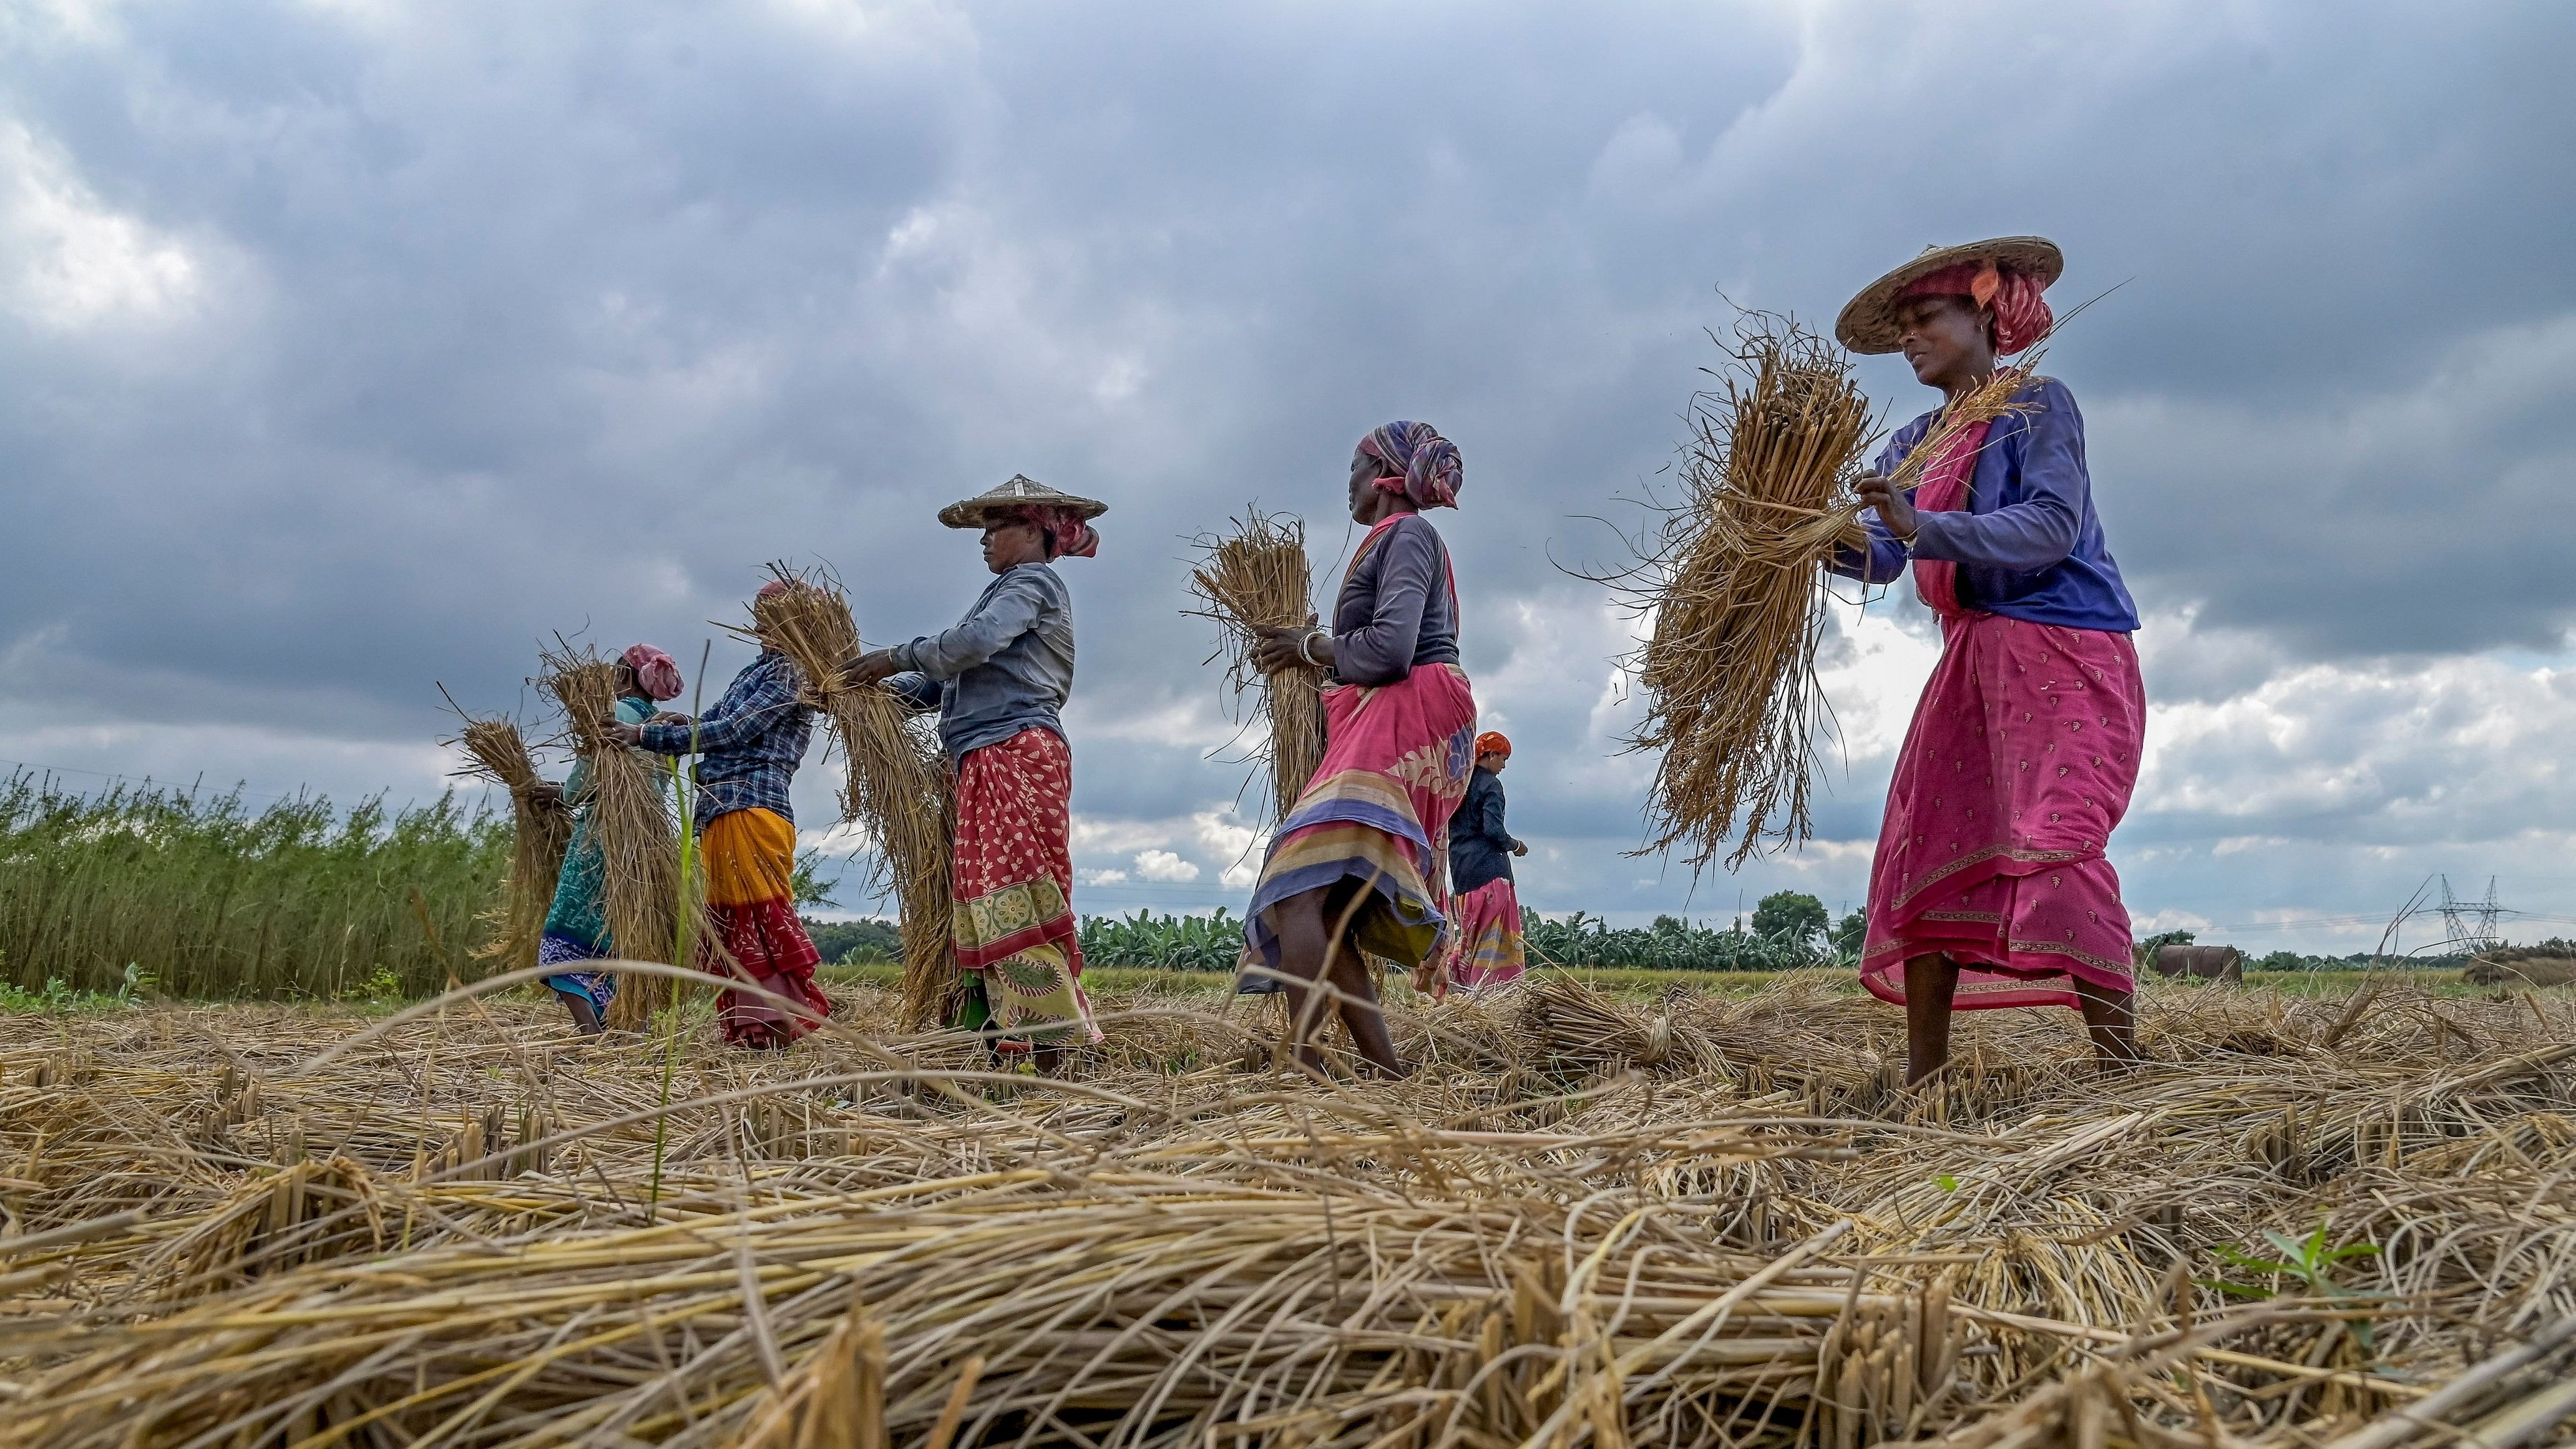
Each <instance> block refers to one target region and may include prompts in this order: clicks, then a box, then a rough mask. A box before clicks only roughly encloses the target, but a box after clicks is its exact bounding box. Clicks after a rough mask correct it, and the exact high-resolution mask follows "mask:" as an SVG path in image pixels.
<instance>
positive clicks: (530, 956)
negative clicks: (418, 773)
mask: <svg viewBox="0 0 2576 1449" xmlns="http://www.w3.org/2000/svg"><path fill="white" fill-rule="evenodd" d="M456 743H457V744H458V745H459V746H460V747H462V748H463V749H464V751H465V757H466V760H467V761H468V763H467V765H466V767H465V769H464V771H463V772H462V773H465V774H469V775H475V776H479V777H480V778H483V779H486V780H490V781H491V782H492V783H494V784H496V785H499V786H501V787H502V788H503V789H505V790H508V791H509V792H510V818H511V836H510V875H509V879H508V880H507V882H505V884H504V885H503V887H502V904H501V930H500V933H499V934H498V935H496V936H495V937H494V938H493V940H492V943H491V944H490V945H488V946H485V947H483V948H482V949H480V950H478V951H477V952H476V953H475V954H476V955H477V956H479V957H481V958H483V959H485V960H490V961H493V962H495V963H496V965H495V969H496V970H501V971H516V970H519V969H520V968H522V967H526V966H534V965H536V964H537V938H538V937H540V936H542V935H544V934H545V929H546V912H547V910H548V909H549V908H550V907H552V906H553V904H554V899H555V877H556V876H557V875H558V874H560V873H561V872H562V870H563V858H564V847H565V846H566V845H567V844H569V843H570V842H571V840H572V807H571V806H570V805H567V804H565V803H564V798H563V796H562V794H560V793H559V792H557V791H554V790H549V789H546V788H545V785H546V779H545V777H544V776H542V775H539V774H538V773H537V762H536V759H535V758H534V757H533V756H531V755H530V754H529V753H528V742H527V741H526V740H524V739H522V738H520V735H519V727H518V725H516V724H514V723H512V722H511V721H510V720H508V719H501V718H495V719H474V718H471V717H468V718H467V719H466V721H465V728H464V729H463V730H462V731H460V732H459V733H458V735H457V738H456Z"/></svg>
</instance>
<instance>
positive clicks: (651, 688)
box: [617, 644, 681, 699]
mask: <svg viewBox="0 0 2576 1449" xmlns="http://www.w3.org/2000/svg"><path fill="white" fill-rule="evenodd" d="M617 657H618V658H620V659H622V660H624V661H625V662H626V666H627V667H628V668H630V669H632V670H634V671H635V682H636V683H637V684H638V685H641V686H642V687H643V690H644V694H645V697H646V698H648V699H677V698H679V697H680V687H681V681H680V666H679V665H678V664H677V663H675V662H673V660H672V658H671V656H670V655H668V654H665V653H663V652H662V651H661V650H659V649H656V648H654V647H653V646H652V645H650V644H630V645H628V646H627V648H626V652H625V653H623V654H621V655H619V656H617Z"/></svg>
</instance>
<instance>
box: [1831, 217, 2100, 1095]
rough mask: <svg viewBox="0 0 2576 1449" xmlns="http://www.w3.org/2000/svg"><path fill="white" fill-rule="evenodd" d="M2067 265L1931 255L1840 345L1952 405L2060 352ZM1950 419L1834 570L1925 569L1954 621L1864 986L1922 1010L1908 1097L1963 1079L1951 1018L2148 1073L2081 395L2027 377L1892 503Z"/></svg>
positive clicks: (2022, 252)
mask: <svg viewBox="0 0 2576 1449" xmlns="http://www.w3.org/2000/svg"><path fill="white" fill-rule="evenodd" d="M2062 266H2063V262H2062V261H2061V259H2060V257H2059V255H2058V250H2057V248H2056V246H2054V245H2053V244H2051V243H2049V242H2047V241H2045V240H2042V239H2040V238H2038V237H2007V238H2003V239H2001V240H1997V241H1988V242H1979V243H1976V244H1974V245H1970V246H1958V247H1948V248H1942V249H1936V250H1933V251H1928V252H1926V253H1924V254H1923V255H1922V256H1920V257H1917V258H1916V259H1915V260H1913V261H1911V262H1909V263H1907V264H1906V265H1904V266H1902V267H1899V268H1897V269H1896V270H1895V271H1892V272H1890V273H1888V274H1887V275H1886V276H1884V277H1881V278H1879V279H1878V280H1877V281H1875V282H1873V283H1871V284H1870V285H1869V286H1868V287H1867V288H1866V289H1864V290H1863V291H1862V292H1861V293H1860V295H1859V296H1857V297H1854V298H1853V299H1852V301H1851V304H1850V305H1849V306H1847V307H1845V308H1844V309H1843V312H1842V317H1841V319H1840V320H1839V322H1837V324H1836V326H1835V332H1836V335H1837V336H1838V337H1839V338H1840V339H1841V341H1842V343H1843V345H1844V346H1845V347H1848V348H1850V349H1851V350H1852V351H1854V352H1863V353H1885V352H1898V351H1901V352H1903V353H1904V354H1905V359H1906V361H1907V362H1908V363H1910V364H1911V365H1912V366H1913V369H1914V375H1915V377H1916V378H1917V379H1919V380H1920V381H1922V382H1923V383H1925V384H1926V385H1928V386H1931V387H1936V388H1939V389H1941V391H1942V393H1943V394H1944V395H1945V398H1946V399H1947V400H1948V401H1956V400H1957V399H1959V398H1960V397H1962V396H1964V395H1965V394H1967V393H1968V392H1970V391H1972V390H1973V389H1975V388H1976V387H1978V386H1979V385H1980V384H1982V383H1985V382H1987V381H1989V380H1990V379H1991V378H1992V377H1993V376H1994V374H1995V371H1996V359H1997V358H1998V357H1999V356H2009V355H2011V354H2012V353H2015V352H2019V351H2021V350H2023V349H2024V348H2027V347H2029V346H2031V345H2032V344H2034V343H2036V342H2038V341H2039V340H2040V339H2041V338H2042V337H2044V336H2045V335H2047V332H2048V329H2049V327H2050V326H2051V325H2052V319H2051V316H2050V313H2049V308H2048V303H2047V302H2046V301H2045V300H2043V299H2042V297H2041V295H2040V294H2041V292H2042V291H2043V290H2045V289H2046V288H2047V286H2048V285H2049V284H2050V283H2051V282H2054V281H2055V280H2057V275H2058V273H2059V271H2060V270H2061V268H2062ZM1945 406H1946V402H1945ZM1939 417H1940V413H1939V411H1938V410H1935V411H1934V412H1931V413H1926V414H1924V415H1923V416H1922V417H1919V418H1916V419H1915V420H1914V421H1913V422H1911V423H1908V424H1907V425H1906V426H1904V427H1903V428H1900V429H1898V430H1897V433H1896V436H1895V437H1894V438H1892V439H1890V440H1889V442H1888V445H1887V448H1886V450H1885V451H1884V452H1882V453H1881V454H1880V455H1879V457H1878V460H1877V464H1876V471H1875V475H1874V476H1873V477H1871V478H1865V479H1863V480H1862V482H1861V485H1860V496H1861V498H1862V499H1863V501H1865V502H1867V503H1869V504H1871V505H1873V506H1874V507H1875V509H1876V513H1875V515H1874V516H1870V517H1868V518H1867V519H1866V520H1865V521H1866V525H1867V531H1868V535H1869V540H1868V544H1867V547H1866V548H1865V549H1847V550H1845V551H1844V552H1843V553H1842V554H1841V555H1840V556H1839V557H1837V558H1836V559H1835V560H1834V561H1833V564H1832V567H1833V568H1834V569H1835V571H1836V572H1839V573H1843V574H1847V575H1849V576H1851V577H1854V578H1858V579H1863V580H1866V581H1869V582H1884V581H1890V580H1893V579H1895V578H1896V577H1897V576H1898V575H1899V574H1901V573H1903V572H1904V571H1905V568H1906V565H1907V563H1908V562H1909V561H1910V562H1911V563H1912V564H1913V569H1914V583H1915V589H1916V591H1917V593H1919V594H1920V595H1921V597H1922V599H1923V602H1924V603H1925V604H1926V605H1928V606H1930V607H1931V609H1932V610H1933V612H1934V613H1936V614H1938V615H1939V616H1940V618H1941V638H1942V648H1941V660H1940V663H1939V664H1937V665H1936V666H1934V668H1933V671H1932V678H1931V680H1930V682H1929V683H1927V684H1926V685H1925V686H1924V689H1923V697H1922V700H1921V701H1920V702H1919V703H1918V704H1917V705H1916V706H1915V710H1914V723H1913V726H1912V727H1911V728H1910V729H1909V730H1908V731H1907V732H1906V736H1905V745H1904V748H1903V750H1902V751H1901V752H1900V753H1899V755H1898V756H1897V762H1896V776H1895V779H1894V781H1893V782H1892V783H1891V784H1890V785H1889V787H1888V795H1887V814H1886V818H1885V821H1884V823H1883V824H1882V825H1881V826H1880V828H1879V837H1878V854H1877V857H1876V859H1875V860H1874V861H1873V862H1872V864H1871V867H1870V887H1869V915H1868V920H1869V928H1868V933H1867V935H1866V937H1865V938H1864V942H1863V945H1862V948H1861V980H1862V982H1863V984H1865V985H1866V986H1867V987H1868V988H1869V990H1870V991H1871V992H1872V993H1873V994H1875V995H1876V996H1878V997H1879V998H1880V999H1882V1000H1885V1001H1890V1002H1895V1003H1898V1004H1900V1005H1902V1006H1903V1007H1904V1008H1905V1025H1906V1043H1907V1048H1906V1056H1907V1077H1908V1080H1910V1081H1914V1082H1921V1081H1923V1080H1925V1079H1927V1078H1929V1077H1931V1076H1932V1075H1934V1074H1935V1073H1937V1072H1939V1071H1940V1070H1941V1069H1942V1067H1943V1066H1944V1065H1945V1064H1946V1063H1947V1062H1948V1060H1949V1052H1950V1012H1951V1011H1952V1010H1953V1009H1954V1008H1957V1009H1966V1010H1974V1009H1978V1008H1984V1007H2002V1006H2048V1005H2054V1006H2071V1007H2074V1008H2076V1009H2077V1010H2079V1011H2081V1012H2082V1013H2083V1014H2084V1022H2085V1026H2086V1028H2087V1029H2088V1030H2089V1032H2090V1033H2091V1036H2092V1039H2093V1045H2094V1049H2095V1051H2096V1053H2097V1054H2098V1056H2099V1057H2100V1059H2101V1061H2102V1062H2103V1064H2104V1066H2105V1067H2106V1068H2109V1067H2112V1066H2116V1065H2117V1064H2120V1063H2123V1062H2127V1061H2130V1060H2133V1059H2135V1057H2136V1055H2137V1045H2136V1040H2135V1036H2134V1033H2133V1014H2132V1010H2131V1002H2132V994H2133V991H2134V982H2133V979H2132V977H2131V974H2130V972H2131V967H2130V942H2129V915H2128V911H2127V910H2126V909H2125V908H2124V907H2123V906H2122V905H2121V904H2120V880H2119V876H2118V874H2117V873H2116V872H2114V871H2113V870H2112V868H2111V863H2110V862H2109V861H2108V860H2107V859H2105V858H2104V856H2103V851H2104V850H2105V848H2106V847H2107V846H2108V844H2109V842H2110V838H2111V831H2112V830H2113V828H2115V827H2116V826H2118V824H2119V823H2120V817H2121V815H2122V814H2123V813H2125V812H2126V811H2127V809H2128V805H2129V795H2130V792H2131V791H2132V790H2133V789H2134V788H2135V787H2136V785H2137V779H2138V756H2139V750H2140V746H2141V742H2142V740H2143V739H2144V729H2145V724H2146V691H2145V687H2144V685H2143V684H2142V683H2141V681H2140V679H2139V676H2138V654H2137V650H2136V649H2135V648H2134V647H2132V645H2131V644H2130V640H2129V635H2130V633H2131V632H2132V631H2134V630H2135V629H2136V628H2137V627H2138V613H2137V607H2136V605H2134V604H2133V603H2131V602H2130V599H2129V592H2128V589H2127V587H2126V586H2125V585H2124V584H2122V583H2121V581H2120V570H2119V566H2118V565H2117V564H2115V563H2113V562H2112V560H2111V552H2110V549H2109V548H2108V547H2107V546H2106V545H2105V544H2104V541H2103V536H2102V523H2101V520H2100V519H2099V518H2097V517H2096V516H2095V515H2094V511H2093V497H2092V483H2091V480H2090V478H2089V477H2088V476H2087V474H2086V472H2085V467H2084V418H2083V415H2082V414H2081V413H2079V412H2077V411H2076V408H2075V399H2074V397H2073V395H2071V394H2070V393H2068V392H2067V390H2066V386H2065V384H2063V383H2060V382H2058V381H2056V380H2055V379H2053V378H2041V377H2034V378H2032V379H2031V380H2030V382H2029V383H2028V385H2027V386H2026V387H2025V388H2023V389H2022V391H2021V393H2020V394H2019V396H2018V397H2017V398H2016V400H2015V408H2014V410H2013V411H2012V412H2009V413H2007V414H2006V415H2004V416H2003V417H2001V418H1998V419H1995V420H1993V421H1992V422H1984V423H1977V424H1975V425H1973V426H1971V427H1969V428H1966V429H1964V430H1962V431H1960V432H1958V433H1957V434H1955V436H1954V437H1953V439H1952V441H1951V442H1950V443H1949V444H1948V445H1947V446H1945V447H1944V449H1943V453H1942V455H1941V456H1939V457H1936V458H1933V459H1931V460H1929V461H1928V463H1927V465H1926V466H1925V467H1924V468H1923V469H1922V472H1921V479H1922V481H1921V483H1920V484H1919V485H1918V486H1916V487H1915V488H1913V489H1910V490H1908V489H1903V488H1898V487H1895V486H1892V485H1891V484H1890V482H1889V476H1890V475H1891V474H1892V473H1894V472H1895V470H1896V467H1897V465H1898V463H1899V462H1901V461H1902V460H1903V459H1904V458H1905V457H1906V455H1907V454H1908V453H1910V452H1911V451H1912V450H1913V449H1914V447H1915V446H1916V445H1917V444H1919V443H1920V442H1921V441H1922V440H1923V438H1924V436H1925V434H1926V433H1927V432H1928V431H1930V430H1931V429H1932V428H1933V427H1934V425H1935V424H1936V422H1937V421H1938V419H1939ZM1909 494H1910V496H1909Z"/></svg>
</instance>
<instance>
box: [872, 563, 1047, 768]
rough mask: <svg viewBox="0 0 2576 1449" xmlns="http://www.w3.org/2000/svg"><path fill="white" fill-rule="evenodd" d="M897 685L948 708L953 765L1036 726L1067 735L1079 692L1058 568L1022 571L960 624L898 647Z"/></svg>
mask: <svg viewBox="0 0 2576 1449" xmlns="http://www.w3.org/2000/svg"><path fill="white" fill-rule="evenodd" d="M894 665H895V668H897V669H899V670H905V671H909V672H907V673H903V674H898V675H896V676H895V677H894V678H892V679H890V680H888V681H886V683H887V685H888V687H890V688H892V689H893V690H895V691H896V692H897V693H899V694H902V695H903V696H904V697H905V698H907V699H909V700H911V701H912V703H913V705H914V706H915V707H916V708H920V709H931V708H936V709H937V710H938V711H939V742H940V743H941V744H942V745H943V746H945V747H946V748H947V750H948V757H949V758H950V759H951V760H962V759H964V758H965V756H966V752H967V751H968V750H979V749H982V748H983V747H984V746H986V745H995V744H1000V743H1001V742H1002V741H1004V740H1007V739H1009V738H1010V737H1011V736H1013V735H1015V734H1018V733H1019V732H1020V731H1022V730H1026V729H1044V730H1052V731H1054V733H1055V734H1056V736H1057V737H1058V738H1062V737H1063V735H1064V721H1063V719H1062V718H1061V717H1060V715H1061V711H1062V710H1063V708H1064V702H1065V699H1066V698H1067V697H1068V696H1070V695H1071V694H1072V693H1073V595H1072V593H1071V592H1070V591H1069V590H1067V589H1066V588H1065V586H1064V580H1063V579H1062V578H1061V577H1059V576H1058V575H1057V573H1056V571H1055V570H1054V569H1053V568H1051V567H1049V566H1047V565H1045V564H1042V563H1028V564H1020V565H1017V566H1015V567H1013V568H1011V569H1008V570H1006V571H1005V572H1003V573H1002V574H1000V575H999V576H997V577H995V578H994V580H993V582H992V583H990V584H988V585H986V586H985V589H984V592H983V593H982V594H981V595H980V596H978V597H977V598H976V600H975V606H974V607H973V608H971V609H968V610H967V611H966V617H965V618H963V619H961V620H959V621H958V623H957V627H956V628H954V629H950V630H948V631H946V632H945V633H940V634H929V635H924V636H923V637H921V638H919V639H915V640H913V641H912V642H911V643H909V644H898V645H896V646H895V648H894Z"/></svg>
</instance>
